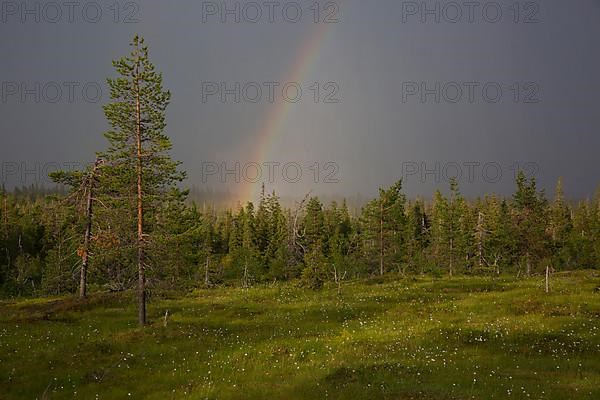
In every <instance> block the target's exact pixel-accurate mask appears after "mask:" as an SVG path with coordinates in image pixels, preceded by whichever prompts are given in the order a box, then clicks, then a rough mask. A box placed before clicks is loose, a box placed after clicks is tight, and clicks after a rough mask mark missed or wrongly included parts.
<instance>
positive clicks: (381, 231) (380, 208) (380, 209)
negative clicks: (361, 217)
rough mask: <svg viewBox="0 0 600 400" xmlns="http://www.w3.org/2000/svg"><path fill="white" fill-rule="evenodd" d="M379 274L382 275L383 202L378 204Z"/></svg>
mask: <svg viewBox="0 0 600 400" xmlns="http://www.w3.org/2000/svg"><path fill="white" fill-rule="evenodd" d="M379 274H380V275H383V202H380V206H379Z"/></svg>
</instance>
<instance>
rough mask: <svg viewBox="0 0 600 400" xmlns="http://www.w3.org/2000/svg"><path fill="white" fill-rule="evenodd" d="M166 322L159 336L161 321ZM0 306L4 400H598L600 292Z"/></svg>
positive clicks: (292, 288) (569, 283)
mask: <svg viewBox="0 0 600 400" xmlns="http://www.w3.org/2000/svg"><path fill="white" fill-rule="evenodd" d="M167 311H168V317H167V318H166V325H165V313H166V312H167ZM149 319H150V325H149V326H147V327H145V328H139V327H138V326H137V323H136V307H135V300H134V293H120V294H114V293H113V294H109V293H107V294H102V293H96V294H93V295H92V296H91V297H90V298H89V299H88V300H87V301H85V302H80V301H79V300H77V299H76V298H74V297H65V298H51V299H35V300H14V301H13V300H10V301H3V302H0V399H2V400H5V399H6V400H8V399H73V398H77V399H156V400H165V399H268V398H271V399H353V400H358V399H510V398H515V399H595V400H597V399H600V279H599V278H598V273H597V272H594V271H581V272H577V273H565V274H557V275H556V276H554V277H553V279H552V281H551V292H550V293H548V294H546V293H545V292H544V281H543V277H532V278H528V279H518V280H517V279H515V278H514V277H509V276H503V277H498V278H488V277H455V278H434V277H418V278H402V277H386V278H385V279H372V280H361V281H349V282H345V283H344V284H343V285H342V288H341V293H338V289H337V287H334V286H331V287H326V288H325V289H323V290H320V291H311V290H306V289H302V288H299V287H297V286H296V285H294V284H292V283H287V284H283V283H282V284H275V285H271V286H259V287H254V288H250V289H239V288H217V289H208V290H196V291H194V292H192V293H189V294H186V295H174V294H171V295H168V294H163V295H161V296H158V295H154V296H153V297H152V298H151V301H150V303H149Z"/></svg>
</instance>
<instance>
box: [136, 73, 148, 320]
mask: <svg viewBox="0 0 600 400" xmlns="http://www.w3.org/2000/svg"><path fill="white" fill-rule="evenodd" d="M138 72H139V71H138V67H137V66H136V71H135V76H136V78H135V79H136V82H135V94H136V101H135V117H136V125H135V128H136V132H135V134H136V142H137V264H138V322H139V324H140V325H141V326H143V325H145V324H146V277H145V274H144V272H145V271H144V247H143V245H144V205H143V190H142V127H141V110H140V87H139V78H138Z"/></svg>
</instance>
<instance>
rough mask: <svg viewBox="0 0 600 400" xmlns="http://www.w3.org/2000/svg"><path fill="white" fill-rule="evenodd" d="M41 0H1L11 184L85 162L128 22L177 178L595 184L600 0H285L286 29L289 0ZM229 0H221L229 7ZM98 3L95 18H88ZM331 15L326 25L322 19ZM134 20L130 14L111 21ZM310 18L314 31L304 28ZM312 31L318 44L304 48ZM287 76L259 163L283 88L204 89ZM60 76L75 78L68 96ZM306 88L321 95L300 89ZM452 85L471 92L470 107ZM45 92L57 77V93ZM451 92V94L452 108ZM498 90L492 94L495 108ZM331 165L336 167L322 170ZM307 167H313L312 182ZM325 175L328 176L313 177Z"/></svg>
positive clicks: (429, 186)
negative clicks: (291, 168)
mask: <svg viewBox="0 0 600 400" xmlns="http://www.w3.org/2000/svg"><path fill="white" fill-rule="evenodd" d="M47 3H48V2H39V3H36V2H25V3H21V2H20V1H19V2H2V20H1V22H0V37H1V40H0V55H1V59H0V77H1V82H2V93H1V95H2V97H1V99H0V100H1V103H0V132H1V133H0V135H1V139H0V140H1V141H0V161H1V163H2V171H1V172H2V177H1V180H2V181H5V182H6V183H7V184H8V185H9V186H12V185H20V184H31V183H36V182H41V181H43V179H42V178H41V177H40V175H43V174H44V173H45V172H46V170H51V169H52V168H54V165H59V166H63V167H64V166H65V165H68V163H71V162H75V163H84V162H89V161H91V160H92V159H93V154H94V152H95V151H98V150H101V149H103V148H104V146H105V140H104V138H103V137H102V132H103V131H104V130H106V128H107V124H106V122H105V120H104V117H103V113H102V107H101V105H102V104H104V103H105V102H107V101H108V93H107V90H106V85H105V78H106V77H109V76H114V72H113V69H112V66H111V60H113V59H116V58H118V57H120V56H122V55H125V54H126V53H127V52H128V51H129V49H128V46H127V45H128V43H129V41H130V39H131V37H132V36H133V34H134V33H136V32H139V33H140V34H142V35H143V36H145V38H146V41H147V43H148V44H149V46H150V54H151V58H152V60H153V61H154V63H155V64H156V65H157V68H158V69H159V70H161V71H162V72H163V73H164V78H165V86H166V87H167V88H168V89H170V90H171V92H172V93H173V100H172V103H171V106H170V107H169V111H168V130H167V133H168V134H169V136H170V137H171V138H172V139H173V143H174V149H173V155H174V157H175V158H177V159H179V160H182V161H183V162H184V166H185V169H187V170H188V172H189V181H188V183H189V184H197V185H204V186H206V187H211V188H212V189H214V190H225V189H229V190H231V191H234V192H242V189H243V188H242V186H243V185H242V184H236V183H235V182H234V180H235V179H234V178H233V177H231V176H227V177H226V178H227V183H222V182H221V179H220V178H218V177H217V176H216V175H214V176H209V177H207V178H206V179H203V173H202V171H203V168H204V169H205V170H206V168H207V167H206V165H207V164H206V163H215V164H217V165H219V168H221V163H226V165H228V166H230V167H231V168H233V166H234V164H235V163H236V162H240V163H241V168H244V166H247V165H248V163H249V162H256V163H258V164H259V165H262V166H263V171H262V172H263V175H264V176H265V179H266V175H267V171H268V168H267V167H265V166H264V165H263V163H264V162H265V161H271V162H278V163H280V164H281V165H284V164H286V163H291V162H295V163H297V165H299V166H300V167H301V168H302V172H303V178H302V179H301V180H300V181H299V182H297V183H291V182H286V179H284V178H283V173H282V171H281V170H280V169H276V170H275V176H274V182H273V183H268V184H267V186H268V188H269V189H271V188H274V189H276V190H278V191H279V192H280V193H282V194H289V195H295V196H297V195H299V194H301V193H304V192H305V191H307V190H310V189H312V190H314V191H315V192H317V193H325V194H341V195H353V194H355V193H359V192H360V193H362V194H365V195H372V194H374V193H375V192H376V190H377V188H378V187H379V186H381V185H388V184H391V183H393V182H394V181H395V180H397V179H400V178H404V180H405V188H406V191H407V193H408V194H409V195H411V196H415V195H419V194H421V195H425V196H429V195H430V194H431V193H432V192H433V190H434V188H436V187H442V188H444V187H446V186H447V183H446V182H445V179H444V178H445V177H448V176H450V175H455V174H456V173H457V168H456V167H457V166H458V167H459V169H460V172H461V173H462V178H461V180H460V182H461V187H462V190H463V192H464V193H466V194H467V195H469V196H476V195H481V194H483V193H485V192H499V193H502V194H510V193H511V191H512V188H513V175H514V171H513V169H515V167H516V166H517V165H518V166H521V167H526V168H527V169H528V171H529V172H531V173H535V176H536V177H537V179H538V180H539V182H540V185H541V186H542V187H545V188H547V189H548V190H549V191H550V192H551V191H552V188H553V186H554V183H555V181H556V179H557V178H558V177H559V176H563V177H564V179H565V188H566V191H567V193H568V195H569V196H570V197H574V198H579V197H583V196H588V195H591V194H592V193H593V191H594V190H595V188H596V187H597V185H598V183H599V180H598V173H599V172H600V166H599V163H598V150H599V149H600V109H599V106H600V102H599V100H598V94H599V93H600V73H599V71H600V1H597V0H575V1H564V0H563V1H558V0H552V1H546V0H544V1H538V2H527V1H523V2H520V3H516V4H517V6H518V14H517V11H516V9H515V1H514V0H510V1H498V2H495V3H494V2H487V1H481V2H478V5H477V6H472V7H473V8H472V10H473V14H472V15H469V14H470V12H469V11H470V9H469V7H467V6H465V5H464V4H463V3H464V2H463V1H459V2H457V3H452V2H448V1H442V2H433V1H428V2H426V8H427V9H428V10H435V9H436V7H438V8H439V10H440V11H439V22H436V21H435V19H436V17H437V16H436V15H435V12H434V13H433V14H429V13H424V12H423V9H422V8H421V7H422V6H421V4H422V2H421V1H419V2H416V3H413V2H402V1H387V0H378V1H364V0H362V1H351V0H338V1H337V2H335V3H334V4H335V5H331V4H328V3H327V1H323V2H320V3H317V4H318V6H319V7H320V9H321V10H320V13H319V16H318V20H319V22H318V23H315V21H314V18H315V14H314V7H313V8H312V9H311V4H313V3H314V1H312V0H311V1H297V2H296V3H295V4H298V5H299V6H300V9H301V10H302V17H300V20H299V21H298V22H296V23H292V22H290V20H291V19H293V17H294V11H295V10H296V7H295V6H294V7H292V8H290V9H288V14H287V18H284V15H283V11H282V9H283V8H284V6H285V5H286V4H287V3H290V2H286V1H280V2H279V3H280V5H279V6H277V7H275V8H274V15H273V18H274V22H270V21H269V15H268V14H269V13H268V10H269V8H267V7H266V6H264V5H263V2H262V1H259V2H258V3H257V4H258V5H259V6H260V7H261V9H262V17H261V18H260V19H259V20H258V21H257V22H255V23H252V22H250V21H248V19H252V18H254V17H255V10H254V9H252V8H251V7H250V8H245V11H246V14H245V15H244V11H243V10H244V5H245V4H246V3H248V2H240V3H239V8H240V21H239V23H235V22H234V17H235V16H232V15H225V17H226V18H227V20H226V21H225V23H223V22H222V21H221V15H220V13H219V11H222V10H218V9H219V8H221V2H217V3H211V2H201V1H190V0H187V1H176V2H167V1H155V0H143V1H138V2H135V3H128V2H126V1H122V2H117V3H115V2H114V1H107V2H104V1H98V2H87V1H81V2H79V5H78V6H74V7H73V15H72V16H70V15H69V7H68V6H66V5H64V4H63V2H62V1H59V2H57V3H54V4H58V6H59V8H60V12H61V13H62V15H60V16H59V15H58V14H57V13H56V11H57V10H56V7H52V6H45V4H47ZM89 3H93V4H91V5H90V4H89ZM23 4H26V6H24V5H23ZM115 4H116V5H117V6H118V9H119V13H118V15H117V14H115ZM214 5H216V7H217V10H216V12H217V14H216V15H207V14H206V13H205V14H204V18H203V9H204V11H212V10H213V9H214V8H211V7H213V6H214ZM456 5H458V6H459V8H458V9H457V7H455V6H456ZM235 6H236V2H233V1H229V2H227V7H228V8H231V9H233V8H235ZM498 6H499V7H498ZM25 7H26V8H27V9H25ZM36 7H38V8H37V10H39V11H36ZM84 8H85V11H84ZM27 10H33V11H32V12H30V13H28V12H27ZM98 10H101V12H102V15H101V16H98V17H96V15H97V14H96V12H97V11H98ZM457 10H460V12H461V13H462V16H460V15H459V14H457ZM498 10H501V12H502V15H498V14H497V11H498ZM23 12H25V14H24V15H23ZM332 12H333V13H334V14H335V15H334V16H333V17H332V18H335V19H337V22H336V23H330V24H328V26H327V27H326V28H325V29H322V27H321V26H320V25H321V24H323V21H322V20H323V19H324V18H325V17H326V16H327V15H328V14H330V13H332ZM132 13H133V16H132V18H133V19H136V20H137V22H132V23H124V19H126V17H127V16H128V15H130V14H132ZM36 14H37V15H36ZM38 17H39V22H36V21H35V19H36V18H38ZM71 17H72V20H71V21H70V19H71ZM245 17H247V18H245ZM471 17H472V19H471ZM96 18H97V19H98V22H96V23H94V22H92V21H93V20H94V19H96ZM115 19H116V21H115ZM203 19H205V21H203ZM423 19H425V22H423ZM52 20H56V21H54V22H53V21H52ZM452 20H455V21H454V22H453V21H452ZM495 20H497V21H495ZM494 21H495V22H494ZM526 22H528V23H526ZM319 29H321V30H322V32H323V34H320V33H315V32H320V31H318V30H319ZM315 35H317V38H318V42H319V43H318V46H314V48H309V50H310V51H309V52H308V53H307V54H306V57H303V56H302V55H303V51H304V49H306V46H307V43H308V42H309V41H310V40H311V38H314V37H315ZM311 49H312V50H311ZM313 50H314V51H313ZM298 64H300V65H298ZM296 69H302V70H303V71H306V73H305V74H304V75H303V76H301V77H302V80H301V81H298V82H297V83H298V85H300V87H301V88H302V90H303V95H302V98H301V100H300V101H298V102H297V103H293V104H287V105H286V106H285V107H280V108H281V109H284V110H287V111H286V112H285V115H284V117H283V118H282V124H281V126H280V129H279V130H277V132H276V134H275V136H274V137H275V140H270V141H268V143H272V147H271V148H270V149H269V150H268V151H266V154H265V156H264V157H263V158H261V159H256V158H255V157H257V155H256V154H257V151H256V148H255V147H256V146H260V145H261V144H262V143H263V142H262V141H261V137H262V136H261V135H262V133H261V129H260V127H261V126H263V125H264V123H265V119H267V118H269V116H270V115H272V113H271V110H273V108H274V107H277V106H278V105H279V102H282V101H285V100H282V99H281V98H280V97H281V96H280V94H281V92H278V91H277V90H276V91H275V95H276V97H275V104H271V103H270V102H269V101H268V99H267V96H266V92H264V93H263V97H262V98H261V99H260V101H258V102H257V103H251V102H249V101H247V99H245V98H244V96H241V97H242V98H241V101H240V102H239V103H235V102H234V101H233V95H231V96H229V97H227V98H226V100H227V101H226V102H225V103H222V102H221V100H220V96H219V95H217V96H211V97H209V98H207V101H205V102H204V101H203V85H204V86H205V85H206V83H210V82H215V83H217V84H221V83H222V82H225V83H226V85H227V86H228V87H231V88H233V87H234V85H235V82H239V83H240V86H241V87H243V86H244V85H245V84H247V83H249V82H256V83H258V84H259V85H260V84H262V83H264V82H278V83H280V86H283V85H285V84H286V83H288V82H290V81H291V80H293V79H296V78H297V76H294V74H293V73H292V72H291V71H294V70H296ZM36 82H38V83H39V84H40V89H39V90H36V89H35V85H36ZM68 82H75V83H78V84H79V86H77V87H75V88H74V91H73V99H69V91H68V88H67V86H66V85H68ZM315 82H317V83H318V85H319V87H320V93H319V98H318V100H319V101H318V102H315V101H314V99H313V97H314V96H313V95H314V91H313V90H312V89H311V88H310V87H311V86H312V85H313V84H314V83H315ZM330 82H331V83H333V84H334V87H337V88H339V92H337V93H336V94H335V95H334V96H333V98H335V99H337V100H338V102H337V103H324V102H323V100H324V97H325V95H326V94H327V93H328V90H324V89H325V88H324V85H326V84H327V83H330ZM466 82H471V84H470V85H473V86H472V87H473V92H472V94H473V98H472V101H470V100H471V99H469V94H470V93H469V91H468V89H467V88H468V86H465V83H466ZM436 83H439V87H440V89H439V91H437V93H435V92H436V89H435V88H436ZM86 84H87V89H88V92H87V97H85V96H84V93H82V88H83V86H84V85H86ZM57 85H58V86H59V87H61V88H62V93H61V96H60V97H58V99H56V97H57V92H56V86H57ZM97 85H100V87H101V89H102V90H103V93H102V96H101V98H100V99H99V101H97V102H93V101H91V99H90V98H89V97H94V95H95V93H94V87H97ZM422 85H424V86H425V88H426V89H428V90H433V92H434V93H430V94H427V95H426V96H425V98H424V99H422V98H421V93H416V94H413V95H410V94H409V92H408V91H409V90H414V89H415V88H418V91H420V90H421V88H422ZM330 87H331V86H330ZM457 87H458V88H462V97H461V98H460V99H458V100H456V102H454V101H455V99H456V96H457V95H458V92H457V90H456V88H457ZM484 87H486V91H484V89H483V88H484ZM497 88H500V89H501V90H502V96H501V97H500V98H499V99H498V100H497V101H496V102H494V98H495V97H496V90H497ZM27 90H30V91H31V90H33V93H28V92H27ZM15 91H16V93H15ZM246 94H248V93H246ZM36 95H39V96H40V99H39V102H38V101H36V98H35V97H36ZM517 95H518V99H517V98H515V96H517ZM436 96H439V102H436ZM248 97H251V95H248ZM55 100H56V101H55ZM71 100H72V101H71ZM423 100H424V101H423ZM53 101H55V102H53ZM258 154H263V153H261V152H258ZM328 162H331V163H335V165H336V166H337V168H338V169H339V170H337V171H336V170H335V168H334V169H328V170H325V169H324V165H325V164H326V163H328ZM314 163H319V167H318V168H319V169H320V172H321V173H320V174H319V176H318V179H316V180H317V181H318V183H315V176H314ZM211 165H214V164H211ZM311 166H312V168H311ZM423 170H428V171H429V172H428V173H426V174H424V175H423V174H421V173H422V172H423ZM248 171H249V170H246V172H248ZM330 172H335V174H334V175H335V176H333V177H332V178H333V181H337V183H336V182H329V183H327V182H323V180H324V177H325V176H326V175H327V174H328V173H330ZM498 172H500V173H501V174H502V175H501V176H498ZM470 173H472V176H469V175H470ZM251 175H254V172H252V173H251ZM436 175H439V176H436ZM286 178H288V179H287V180H288V181H289V180H290V179H289V177H286ZM241 179H242V180H243V179H244V176H243V174H242V176H241ZM203 180H205V181H206V182H204V183H203Z"/></svg>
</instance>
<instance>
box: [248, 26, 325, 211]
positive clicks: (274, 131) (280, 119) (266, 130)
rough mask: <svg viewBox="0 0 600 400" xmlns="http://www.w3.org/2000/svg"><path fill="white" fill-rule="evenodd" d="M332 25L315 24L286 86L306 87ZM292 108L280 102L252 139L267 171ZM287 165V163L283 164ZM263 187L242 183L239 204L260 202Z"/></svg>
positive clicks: (254, 155)
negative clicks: (296, 84) (293, 83)
mask: <svg viewBox="0 0 600 400" xmlns="http://www.w3.org/2000/svg"><path fill="white" fill-rule="evenodd" d="M329 25H333V24H327V23H319V24H315V28H314V29H312V30H311V32H310V33H309V35H308V37H307V38H306V39H305V40H304V41H303V44H302V47H301V49H300V51H299V52H298V55H297V56H296V57H295V58H294V62H293V63H292V69H291V70H290V71H289V72H288V73H287V74H285V77H286V79H285V80H283V82H296V83H298V84H302V82H303V81H304V80H305V79H306V76H307V75H308V73H309V72H310V70H311V68H312V66H313V64H314V62H315V60H316V58H317V56H318V55H319V51H320V49H321V46H322V44H323V42H324V41H325V38H326V36H327V33H328V31H329ZM283 82H282V84H283ZM302 88H303V89H304V86H302ZM292 106H293V104H292V103H290V102H287V101H284V100H281V99H276V100H275V101H274V102H273V103H272V104H271V105H270V108H269V110H268V112H267V115H266V117H265V118H264V123H263V124H262V125H261V126H260V128H259V129H258V130H257V131H256V132H255V133H254V134H253V135H251V137H252V140H253V145H252V146H251V147H250V148H253V149H254V150H253V151H252V152H251V153H250V156H251V161H253V162H256V163H258V164H259V165H260V166H261V167H263V163H264V162H265V161H268V160H267V157H268V156H269V154H270V152H271V149H272V148H273V146H274V144H275V141H276V139H277V137H278V136H279V135H280V134H281V133H282V132H283V127H284V125H285V122H286V120H287V117H288V115H289V114H290V111H291V109H292ZM273 161H275V160H273ZM284 161H285V160H282V161H281V162H284ZM263 173H264V171H263ZM261 185H262V183H261V182H259V183H250V182H242V190H241V192H240V196H239V200H240V201H241V202H242V204H243V203H244V202H246V201H252V200H256V199H258V197H259V194H260V188H261Z"/></svg>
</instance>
